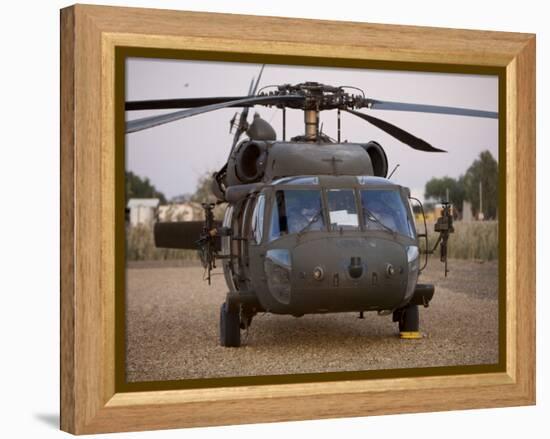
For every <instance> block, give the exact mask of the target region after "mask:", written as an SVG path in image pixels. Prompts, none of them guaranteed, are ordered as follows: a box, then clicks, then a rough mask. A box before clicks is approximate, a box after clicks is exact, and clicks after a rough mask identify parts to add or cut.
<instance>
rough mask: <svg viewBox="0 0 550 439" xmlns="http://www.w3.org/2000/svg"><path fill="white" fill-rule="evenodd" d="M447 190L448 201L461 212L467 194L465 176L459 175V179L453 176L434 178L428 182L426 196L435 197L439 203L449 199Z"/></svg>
mask: <svg viewBox="0 0 550 439" xmlns="http://www.w3.org/2000/svg"><path fill="white" fill-rule="evenodd" d="M447 190H448V191H449V200H448V201H450V202H451V203H452V204H453V206H454V207H455V209H457V210H458V211H460V212H461V211H462V202H463V201H464V196H465V191H464V180H463V177H459V178H458V180H455V179H454V178H451V177H443V178H432V179H431V180H430V181H428V182H427V183H426V189H425V192H424V197H425V198H433V199H434V200H436V202H437V203H439V202H441V201H444V200H447Z"/></svg>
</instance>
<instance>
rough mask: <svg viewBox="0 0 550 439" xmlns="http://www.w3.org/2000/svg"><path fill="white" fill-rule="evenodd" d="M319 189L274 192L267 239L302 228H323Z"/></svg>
mask: <svg viewBox="0 0 550 439" xmlns="http://www.w3.org/2000/svg"><path fill="white" fill-rule="evenodd" d="M324 228H325V220H324V217H323V203H322V201H321V191H319V190H316V189H311V190H309V189H304V190H302V189H289V190H279V191H276V192H275V197H274V198H273V205H272V208H271V222H270V227H269V240H270V241H273V240H274V239H277V238H279V237H280V236H282V235H286V234H292V233H299V232H301V231H302V230H307V231H315V230H324Z"/></svg>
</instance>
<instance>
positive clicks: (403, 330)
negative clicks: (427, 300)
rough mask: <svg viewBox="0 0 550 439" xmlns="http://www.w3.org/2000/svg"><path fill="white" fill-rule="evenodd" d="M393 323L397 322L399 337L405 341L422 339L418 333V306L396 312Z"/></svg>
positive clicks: (407, 307) (409, 306)
mask: <svg viewBox="0 0 550 439" xmlns="http://www.w3.org/2000/svg"><path fill="white" fill-rule="evenodd" d="M396 313H397V315H396V316H394V321H397V322H399V337H401V338H403V339H407V340H411V339H412V340H414V339H419V338H422V334H420V332H419V330H418V329H419V326H420V325H419V323H420V319H419V313H418V305H408V306H406V307H405V308H402V309H400V310H398V311H396Z"/></svg>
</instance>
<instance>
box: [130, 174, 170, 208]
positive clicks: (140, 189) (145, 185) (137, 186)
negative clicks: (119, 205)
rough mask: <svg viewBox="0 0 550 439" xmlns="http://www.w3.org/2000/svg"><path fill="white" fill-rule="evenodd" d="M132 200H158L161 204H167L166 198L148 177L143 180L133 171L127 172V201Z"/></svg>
mask: <svg viewBox="0 0 550 439" xmlns="http://www.w3.org/2000/svg"><path fill="white" fill-rule="evenodd" d="M130 198H158V199H159V200H160V204H166V197H165V196H164V194H163V193H162V192H159V191H157V189H156V188H155V186H153V185H152V184H151V182H150V181H149V178H148V177H145V178H144V179H142V178H141V177H140V176H139V175H136V174H134V173H133V172H132V171H126V199H127V200H129V199H130Z"/></svg>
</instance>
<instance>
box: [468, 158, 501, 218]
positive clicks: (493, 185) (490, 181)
mask: <svg viewBox="0 0 550 439" xmlns="http://www.w3.org/2000/svg"><path fill="white" fill-rule="evenodd" d="M480 182H481V191H482V204H483V215H484V216H485V219H495V218H496V217H497V210H498V163H497V161H496V160H495V159H494V157H493V156H492V155H491V153H490V152H489V151H483V152H482V153H481V154H480V155H479V158H478V159H477V160H476V161H475V162H474V163H472V166H470V167H469V168H468V170H467V171H466V174H465V175H464V189H465V191H466V198H467V200H468V201H470V202H471V203H472V208H473V210H474V215H477V213H478V211H479V183H480Z"/></svg>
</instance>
